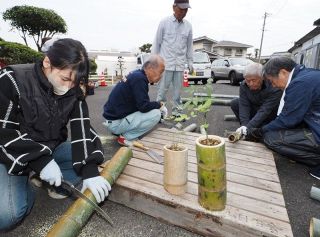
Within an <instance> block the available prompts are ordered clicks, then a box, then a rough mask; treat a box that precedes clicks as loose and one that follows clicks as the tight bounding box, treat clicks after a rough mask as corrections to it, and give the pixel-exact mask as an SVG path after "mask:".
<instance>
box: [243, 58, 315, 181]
mask: <svg viewBox="0 0 320 237" xmlns="http://www.w3.org/2000/svg"><path fill="white" fill-rule="evenodd" d="M263 75H264V77H265V78H266V79H267V80H269V81H270V82H271V83H272V86H273V87H276V88H279V89H281V90H283V91H284V92H283V95H282V98H281V100H280V105H279V108H278V113H277V114H278V117H277V118H276V119H275V120H273V121H271V122H270V123H268V124H267V125H265V126H263V127H262V128H252V129H248V135H251V136H253V137H256V138H261V137H263V140H264V142H265V144H266V145H267V146H268V147H269V148H270V149H272V150H274V151H275V152H277V153H279V154H281V155H284V156H286V157H289V158H290V159H292V160H295V161H297V162H301V163H304V164H307V165H309V166H311V167H312V168H311V169H310V175H312V176H313V177H315V178H317V179H319V180H320V71H319V70H315V69H309V68H305V66H303V65H297V64H296V63H295V62H294V61H292V60H291V59H290V58H286V57H278V58H273V59H270V60H269V61H268V62H267V63H266V64H265V66H264V70H263Z"/></svg>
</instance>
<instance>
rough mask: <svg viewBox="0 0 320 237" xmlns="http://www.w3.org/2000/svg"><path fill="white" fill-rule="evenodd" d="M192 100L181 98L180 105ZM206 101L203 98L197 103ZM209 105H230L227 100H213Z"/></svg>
mask: <svg viewBox="0 0 320 237" xmlns="http://www.w3.org/2000/svg"><path fill="white" fill-rule="evenodd" d="M190 100H192V99H190V98H181V101H182V103H186V102H188V101H190ZM206 100H207V99H205V98H203V99H199V102H204V101H206ZM211 105H225V106H230V105H231V100H227V99H217V98H214V99H212V100H211Z"/></svg>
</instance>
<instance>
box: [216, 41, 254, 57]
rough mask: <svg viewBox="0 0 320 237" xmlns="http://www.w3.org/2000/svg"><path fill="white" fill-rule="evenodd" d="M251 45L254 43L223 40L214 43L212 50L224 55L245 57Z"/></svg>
mask: <svg viewBox="0 0 320 237" xmlns="http://www.w3.org/2000/svg"><path fill="white" fill-rule="evenodd" d="M251 47H252V45H248V44H242V43H238V42H234V41H226V40H222V41H219V42H218V43H217V44H215V45H213V46H212V50H211V51H212V52H213V53H216V54H217V55H221V56H223V57H239V58H245V57H246V56H247V49H248V48H251Z"/></svg>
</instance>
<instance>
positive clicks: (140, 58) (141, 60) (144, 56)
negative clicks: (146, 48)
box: [137, 53, 150, 69]
mask: <svg viewBox="0 0 320 237" xmlns="http://www.w3.org/2000/svg"><path fill="white" fill-rule="evenodd" d="M149 57H150V53H141V54H139V55H138V56H137V69H141V68H142V65H143V64H144V62H145V61H147V60H148V58H149Z"/></svg>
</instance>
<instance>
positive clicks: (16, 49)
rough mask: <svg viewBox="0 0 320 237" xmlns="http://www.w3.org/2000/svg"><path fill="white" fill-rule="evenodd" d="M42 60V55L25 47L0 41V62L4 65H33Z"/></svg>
mask: <svg viewBox="0 0 320 237" xmlns="http://www.w3.org/2000/svg"><path fill="white" fill-rule="evenodd" d="M42 58H43V54H42V53H39V52H37V51H35V50H33V49H31V48H29V47H27V46H25V45H22V44H19V43H13V42H7V41H0V60H1V61H2V62H3V63H4V64H6V65H12V64H24V63H34V62H36V61H38V60H41V59H42Z"/></svg>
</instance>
